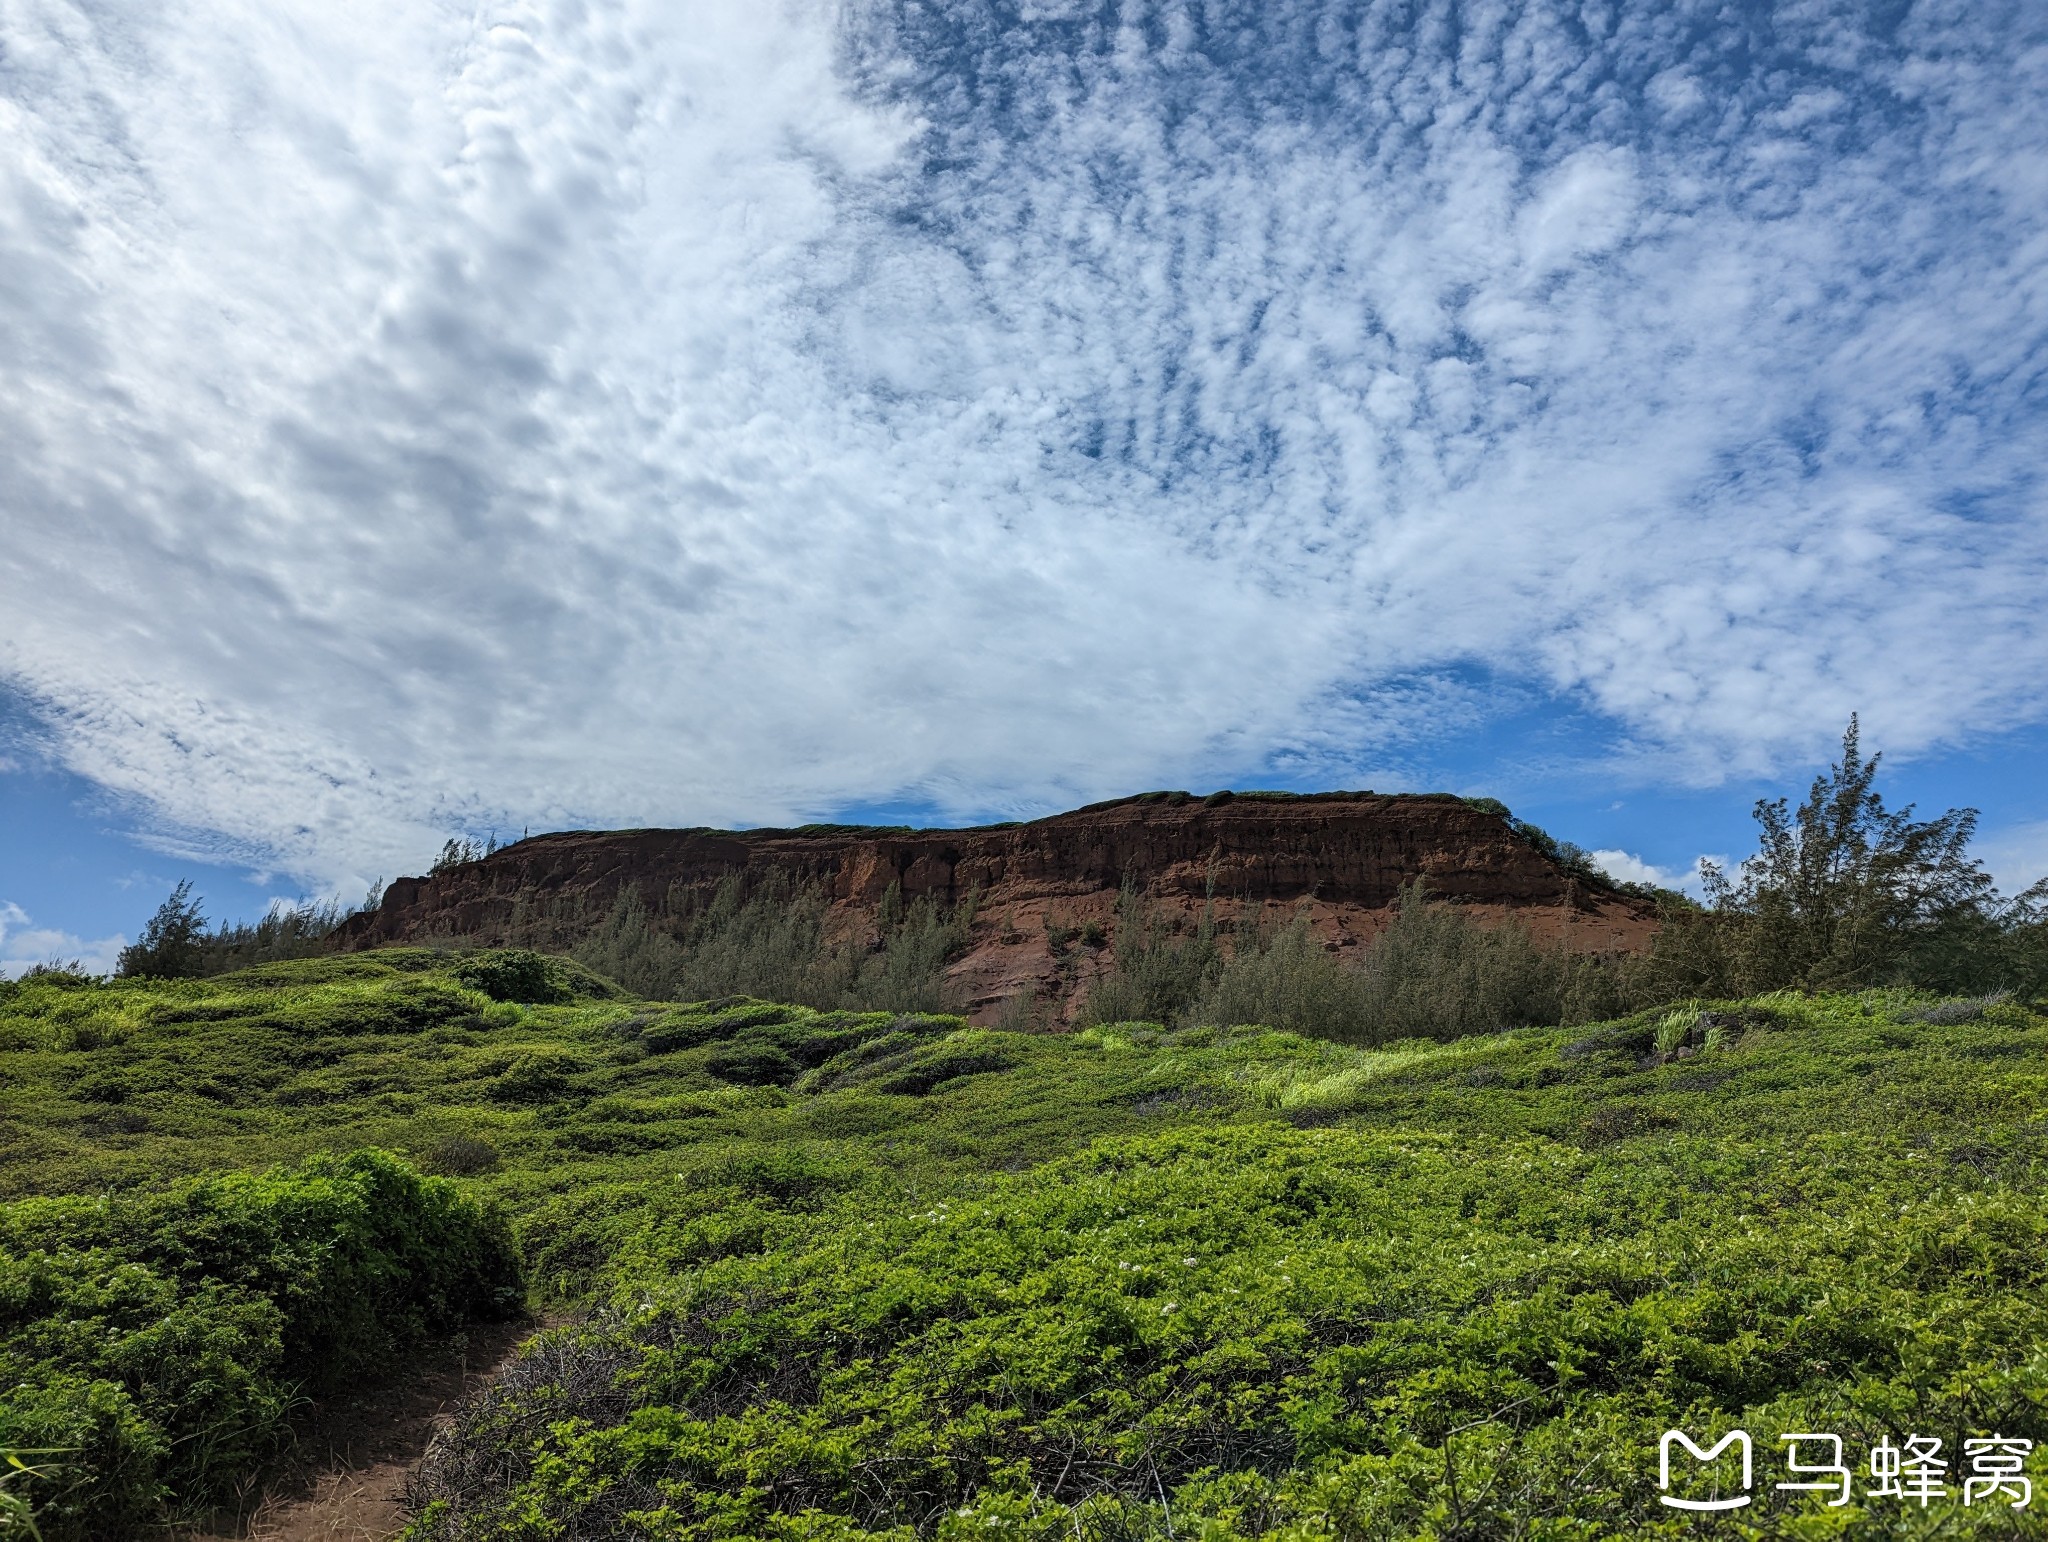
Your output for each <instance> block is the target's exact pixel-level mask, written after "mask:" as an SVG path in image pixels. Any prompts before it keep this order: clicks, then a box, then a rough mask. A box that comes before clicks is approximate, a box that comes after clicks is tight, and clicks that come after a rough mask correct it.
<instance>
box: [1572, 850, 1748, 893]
mask: <svg viewBox="0 0 2048 1542" xmlns="http://www.w3.org/2000/svg"><path fill="white" fill-rule="evenodd" d="M1590 855H1591V856H1592V858H1593V863H1594V865H1595V866H1596V867H1598V868H1599V869H1600V870H1601V871H1602V872H1603V873H1605V874H1607V876H1608V877H1610V878H1614V879H1618V880H1619V881H1620V882H1622V883H1646V884H1652V885H1654V886H1656V887H1657V888H1659V889H1676V890H1678V891H1679V892H1680V893H1682V894H1690V895H1693V896H1694V897H1695V898H1697V897H1698V896H1699V895H1700V894H1701V893H1702V892H1704V891H1703V890H1702V888H1701V884H1700V877H1701V869H1702V868H1703V867H1705V866H1706V864H1708V863H1710V862H1711V863H1712V864H1713V865H1714V866H1716V867H1718V868H1721V869H1722V870H1723V871H1724V872H1725V871H1726V870H1727V868H1728V859H1727V858H1726V857H1714V856H1699V857H1695V858H1693V862H1692V866H1691V867H1688V868H1685V869H1683V870H1679V869H1676V868H1668V867H1658V866H1657V865H1656V864H1655V863H1653V862H1645V861H1644V860H1643V859H1642V858H1641V857H1638V856H1636V855H1635V854H1634V853H1633V852H1627V851H1595V852H1592V853H1590Z"/></svg>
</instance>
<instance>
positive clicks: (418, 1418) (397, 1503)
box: [185, 1318, 544, 1542]
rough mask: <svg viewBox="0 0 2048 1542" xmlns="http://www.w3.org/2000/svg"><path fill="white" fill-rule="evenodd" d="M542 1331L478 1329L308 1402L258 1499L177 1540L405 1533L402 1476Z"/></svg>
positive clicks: (375, 1539) (504, 1326)
mask: <svg viewBox="0 0 2048 1542" xmlns="http://www.w3.org/2000/svg"><path fill="white" fill-rule="evenodd" d="M542 1326H544V1325H543V1324H541V1323H539V1322H536V1321H534V1320H532V1319H531V1318H526V1319H521V1320H520V1321H517V1322H510V1323H489V1324H479V1325H478V1326H476V1327H473V1328H471V1329H470V1331H469V1333H468V1334H467V1335H466V1336H464V1337H463V1338H459V1339H456V1340H453V1341H451V1342H449V1343H446V1344H443V1345H441V1346H440V1347H439V1349H438V1350H434V1351H429V1352H428V1353H426V1354H424V1355H422V1356H421V1357H420V1359H419V1363H418V1365H417V1367H416V1369H415V1371H414V1374H413V1375H412V1376H411V1377H410V1378H409V1379H408V1380H406V1381H405V1382H403V1383H400V1384H398V1385H391V1386H379V1387H374V1388H370V1389H367V1390H365V1391H364V1392H363V1393H362V1394H361V1395H360V1396H346V1395H344V1396H341V1397H336V1398H330V1399H329V1400H328V1401H327V1402H325V1403H323V1404H320V1405H318V1406H317V1407H316V1408H315V1409H314V1411H313V1417H312V1419H311V1421H310V1422H309V1423H308V1424H307V1425H306V1426H305V1428H304V1429H302V1430H301V1432H300V1435H299V1443H298V1450H297V1454H296V1457H295V1458H294V1459H293V1460H291V1461H289V1462H288V1464H287V1466H286V1467H285V1469H284V1471H282V1472H281V1473H278V1474H276V1475H274V1476H273V1477H272V1479H271V1481H270V1484H269V1486H268V1487H267V1489H265V1490H264V1491H263V1493H262V1494H261V1496H260V1498H258V1497H257V1496H254V1495H252V1496H251V1498H252V1504H251V1506H250V1508H249V1509H248V1510H247V1511H246V1512H245V1513H244V1514H243V1515H242V1516H241V1517H240V1518H239V1519H224V1520H222V1521H217V1522H216V1523H215V1526H214V1528H213V1529H210V1530H207V1531H202V1532H194V1533H188V1534H187V1536H186V1538H185V1542H228V1539H239V1542H390V1539H391V1538H393V1537H395V1536H397V1535H398V1533H399V1532H400V1531H401V1530H403V1529H404V1527H405V1508H404V1499H405V1480H406V1477H407V1475H408V1474H409V1473H410V1472H411V1471H412V1469H413V1467H414V1466H415V1465H417V1463H418V1462H419V1459H420V1457H421V1456H422V1455H423V1454H424V1453H425V1452H426V1449H427V1442H428V1440H429V1439H430V1438H432V1436H433V1433H434V1430H435V1429H436V1428H437V1427H438V1426H439V1425H440V1424H441V1423H442V1421H444V1420H445V1419H446V1418H447V1417H448V1416H449V1415H450V1414H451V1413H452V1412H453V1411H454V1409H455V1405H456V1404H457V1403H458V1402H460V1401H461V1400H462V1399H463V1398H465V1397H468V1396H471V1395H473V1394H474V1393H476V1392H477V1391H478V1390H480V1389H481V1388H482V1387H483V1385H484V1383H486V1382H487V1381H489V1380H490V1379H491V1378H492V1377H493V1376H495V1375H496V1374H497V1373H498V1372H499V1371H501V1370H503V1369H504V1367H505V1365H506V1363H507V1362H508V1361H510V1359H511V1358H512V1356H513V1355H514V1354H515V1353H516V1352H517V1350H518V1348H519V1346H520V1345H521V1344H522V1343H524V1342H525V1341H526V1340H527V1339H528V1338H530V1337H532V1335H533V1334H534V1333H536V1332H538V1331H539V1330H540V1328H541V1327H542Z"/></svg>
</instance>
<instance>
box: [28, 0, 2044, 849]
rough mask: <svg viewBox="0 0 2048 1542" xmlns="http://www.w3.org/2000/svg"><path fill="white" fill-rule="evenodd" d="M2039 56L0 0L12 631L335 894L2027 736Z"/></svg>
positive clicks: (1887, 18)
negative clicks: (477, 835)
mask: <svg viewBox="0 0 2048 1542" xmlns="http://www.w3.org/2000/svg"><path fill="white" fill-rule="evenodd" d="M2044 100H2048V10H2044V9H2043V8H2042V7H2040V6H2039V5H2035V4H2031V3H2024V0H2020V3H2011V4H2004V5H2000V4H1996V3H1962V0H1956V3H1934V4H1904V3H1885V4H1868V5H1853V4H1840V3H1833V4H1831V3H1826V0H1803V3H1796V4H1784V5H1778V6H1770V5H1749V6H1740V5H1729V4H1724V3H1722V0H1714V3H1712V4H1688V3H1677V4H1661V3H1660V4H1654V5H1653V4H1640V5H1611V4H1601V3H1597V0H1588V3H1584V4H1572V5H1563V4H1554V3H1528V4H1523V3H1515V4H1498V5H1488V4H1450V3H1432V0H1416V3H1359V4H1348V3H1336V0H1329V3H1315V0H1243V3H1223V0H1216V3H1201V0H1186V3H1161V4H1144V3H1139V0H1130V3H1126V4H1121V5H1104V4H1081V3H1054V0H1043V3H1025V4H981V3H973V0H946V3H943V4H941V3H928V4H913V3H908V0H901V3H896V4H878V5H863V4H849V5H846V6H843V7H837V8H833V7H827V6H823V5H803V4H795V5H778V4H775V3H772V0H693V3H692V4H690V5H687V6H676V5H668V4H651V3H650V4H640V3H635V0H618V3H597V0H577V3H570V0H562V3H551V0H533V3H527V4H512V3H500V0H483V3H478V4H473V5H471V4H465V5H460V6H456V5H435V4H422V3H418V0H405V3H402V4H401V3H380V0H362V3H357V4H350V5H346V6H335V5H313V4H279V3H275V0H264V3H261V4H257V3H239V0H172V3H169V4H165V3H159V0H151V3H148V4H143V3H139V0H138V3H115V0H95V3H84V0H76V3H65V0H0V455H4V469H5V474H4V481H0V511H4V517H5V525H6V540H5V544H4V548H0V610H4V616H5V624H4V627H0V671H4V676H5V679H6V681H7V682H8V683H9V684H11V686H12V687H13V688H14V689H15V690H16V691H17V692H19V693H21V694H23V695H25V696H27V697H28V698H29V699H30V700H32V701H33V702H34V703H35V704H36V706H37V708H38V710H39V712H40V714H41V716H42V718H43V720H44V722H45V723H46V725H47V728H48V732H49V734H50V736H51V744H52V745H53V747H54V748H55V750H56V752H57V753H58V754H59V755H60V756H61V757H62V758H63V760H64V761H65V762H66V763H67V764H69V765H70V766H71V767H72V768H73V769H75V770H77V771H80V772H82V773H83V774H85V775H87V776H89V777H91V778H93V779H95V780H96V781H98V782H99V783H101V784H102V785H104V786H107V787H109V788H111V789H114V790H116V791H119V792H126V793H131V794H135V795H138V796H141V797H143V798H146V799H147V800H148V801H149V802H150V804H151V805H152V806H153V807H154V808H155V809H156V811H157V813H158V814H159V816H160V817H161V818H162V819H163V820H165V821H166V822H168V823H169V824H171V825H173V826H177V827H182V828H185V829H188V830H193V831H200V832H207V833H209V834H210V835H211V836H212V837H214V838H216V839H218V840H220V841H223V842H225V843H227V845H228V847H229V849H232V850H240V851H246V852H249V853H252V854H262V855H264V856H265V857H267V858H269V859H274V860H276V861H278V862H279V863H280V864H281V865H283V866H285V867H287V868H289V869H292V870H295V871H298V872H301V873H303V874H308V875H331V876H340V875H342V874H345V873H352V872H356V871H361V872H370V871H375V870H377V869H378V868H379V867H382V868H383V869H384V870H385V871H394V870H397V869H398V868H399V867H400V866H402V865H403V864H404V863H405V862H406V861H407V860H408V859H409V858H411V857H414V856H416V855H417V853H418V852H419V851H420V850H421V849H422V844H423V842H426V843H431V842H432V841H434V840H437V839H438V836H439V834H440V833H443V832H444V831H445V830H446V829H447V828H449V827H450V825H451V824H454V823H459V822H464V821H468V822H476V821H479V820H482V819H486V818H491V817H495V816H497V815H498V814H499V813H500V812H506V811H509V812H510V813H512V814H513V815H515V816H516V817H518V818H520V819H521V820H522V821H523V820H529V819H530V820H531V821H532V822H533V823H535V824H536V825H538V824H542V823H546V822H548V821H550V820H551V819H552V820H562V821H568V820H585V821H602V822H619V821H632V820H654V819H667V820H677V819H688V820H691V821H700V820H727V821H743V820H763V819H776V818H787V817H791V816H796V815H801V814H803V813H806V812H810V811H814V810H818V809H822V808H829V807H832V806H835V805H843V804H846V803H849V802H854V801H858V800H861V799H881V798H887V797H891V796H915V797H917V798H920V799H923V800H925V801H927V802H928V803H930V804H932V805H934V806H937V807H940V808H973V809H984V810H985V809H993V808H1001V807H1016V808H1028V807H1037V806H1043V805H1044V804H1046V803H1049V802H1062V801H1067V800H1068V799H1071V798H1078V797H1082V796H1087V795H1095V794H1101V793H1105V792H1112V791H1121V790H1128V789H1129V788H1131V787H1134V786H1141V785H1148V784H1156V782H1158V781H1159V780H1160V779H1161V778H1162V775H1173V776H1177V777H1179V778H1186V779H1193V778H1199V777H1201V776H1203V775H1205V774H1208V775H1213V776H1215V777H1218V778H1227V777H1228V776H1229V775H1230V774H1231V773H1233V772H1242V771H1244V770H1245V769H1247V768H1255V767H1258V766H1260V765H1262V764H1271V763H1272V761H1273V759H1274V757H1276V756H1277V757H1281V758H1282V759H1283V760H1284V761H1285V763H1286V764H1288V765H1291V766H1294V767H1296V768H1297V769H1299V768H1308V769H1309V770H1311V771H1312V770H1314V769H1315V768H1317V767H1328V768H1331V770H1332V774H1333V775H1334V774H1336V773H1337V772H1339V771H1341V770H1342V769H1343V768H1351V767H1361V766H1371V765H1374V764H1384V763H1385V762H1384V761H1383V760H1382V759H1380V757H1384V756H1387V755H1389V754H1393V753H1395V752H1396V750H1397V749H1398V747H1399V746H1400V745H1402V744H1404V743H1413V742H1416V741H1417V739H1418V736H1420V737H1422V738H1426V737H1427V736H1428V735H1430V734H1431V733H1434V732H1440V731H1442V725H1444V724H1446V723H1455V722H1460V721H1465V720H1467V719H1469V717H1470V715H1471V714H1473V713H1475V712H1479V711H1482V710H1483V705H1482V704H1480V703H1478V702H1476V701H1475V700H1474V699H1473V690H1472V686H1471V685H1470V683H1469V682H1470V681H1471V680H1472V679H1473V678H1475V676H1476V675H1484V676H1486V677H1490V678H1494V679H1500V680H1513V681H1519V682H1522V683H1523V684H1524V685H1525V686H1526V687H1527V688H1529V689H1532V690H1534V691H1536V692H1538V693H1546V694H1549V695H1551V696H1553V697H1556V698H1560V699H1569V700H1572V701H1575V702H1577V703H1580V704H1582V705H1583V706H1585V707H1587V708H1590V709H1591V710H1593V711H1595V712H1597V713H1599V714H1601V715H1604V716H1605V717H1606V718H1608V719H1609V720H1611V721H1612V722H1613V723H1614V724H1615V725H1616V728H1617V732H1618V733H1619V734H1620V735H1621V736H1622V737H1623V738H1624V739H1625V741H1626V743H1627V744H1628V745H1629V746H1630V749H1629V753H1633V754H1641V755H1650V756H1663V757H1665V758H1666V760H1667V761H1668V762H1669V764H1670V765H1672V766H1673V767H1676V768H1677V771H1678V774H1683V775H1690V776H1694V777H1698V778H1711V777H1713V776H1715V775H1719V774H1722V773H1723V772H1725V771H1727V770H1730V769H1736V770H1753V769H1758V768H1763V767H1767V766H1769V765H1771V764H1772V763H1773V762H1774V761H1776V760H1778V759H1779V758H1781V757H1784V756H1786V755H1789V754H1794V753H1805V752H1809V751H1811V750H1813V749H1814V748H1816V746H1817V741H1816V739H1815V738H1814V737H1813V736H1814V735H1815V734H1817V733H1819V734H1825V733H1828V732H1831V731H1833V730H1835V729H1838V728H1839V725H1840V723H1841V721H1842V720H1843V718H1844V717H1845V716H1846V715H1847V713H1848V711H1849V710H1850V709H1852V708H1854V707H1857V706H1862V707H1864V708H1865V709H1866V711H1867V713H1868V714H1869V715H1868V716H1867V717H1866V723H1867V724H1868V726H1869V727H1870V728H1871V730H1872V731H1873V734H1874V735H1875V736H1877V737H1880V738H1881V740H1882V742H1884V743H1886V744H1888V745H1892V746H1896V747H1901V748H1912V747H1914V746H1916V745H1921V746H1924V745H1929V744H1935V743H1940V742H1943V741H1944V740H1952V739H1954V738H1955V737H1957V736H1959V735H1962V734H1965V733H1968V732H1971V731H1973V730H1977V729H1981V728H1983V727H1984V726H1986V725H1988V724H1993V723H2012V722H2024V721H2033V720H2038V719H2039V718H2040V717H2041V716H2042V714H2043V710H2044V707H2048V700H2044V697H2048V621H2044V619H2043V612H2042V607H2041V606H2040V604H2039V597H2040V595H2041V593H2042V592H2043V585H2044V580H2048V518H2044V514H2048V509H2044V499H2043V492H2042V486H2041V479H2040V472H2041V457H2040V453H2039V452H2040V448H2041V445H2042V444H2043V443H2044V442H2048V391H2044V383H2043V375H2042V370H2043V359H2044V351H2043V343H2044V332H2048V287H2044V282H2048V114H2043V112H2042V111H2041V107H2040V104H2041V103H2042V101H2044ZM1873 703H1881V704H1882V705H1881V707H1880V708H1878V709H1877V710H1875V711H1872V710H1871V707H1872V704H1873Z"/></svg>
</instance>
